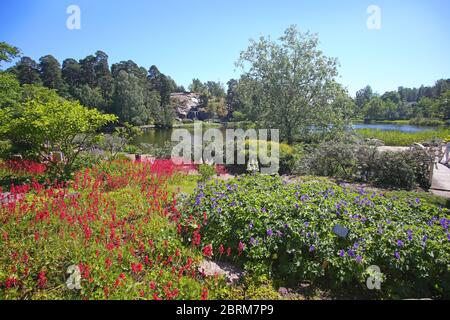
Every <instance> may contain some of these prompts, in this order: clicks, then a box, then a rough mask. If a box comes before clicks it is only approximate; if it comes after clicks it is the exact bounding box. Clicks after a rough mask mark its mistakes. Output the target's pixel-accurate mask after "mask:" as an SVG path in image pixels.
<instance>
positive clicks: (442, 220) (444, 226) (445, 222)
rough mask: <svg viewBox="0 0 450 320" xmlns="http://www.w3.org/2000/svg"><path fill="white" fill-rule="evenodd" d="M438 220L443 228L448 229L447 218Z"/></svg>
mask: <svg viewBox="0 0 450 320" xmlns="http://www.w3.org/2000/svg"><path fill="white" fill-rule="evenodd" d="M439 222H440V223H441V226H442V228H443V229H444V230H447V229H448V220H447V219H445V218H442V219H441V220H440V221H439Z"/></svg>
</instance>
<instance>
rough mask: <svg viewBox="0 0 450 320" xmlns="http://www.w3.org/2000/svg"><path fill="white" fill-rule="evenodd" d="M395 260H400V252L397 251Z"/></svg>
mask: <svg viewBox="0 0 450 320" xmlns="http://www.w3.org/2000/svg"><path fill="white" fill-rule="evenodd" d="M394 256H395V259H397V260H398V259H400V253H399V252H398V251H395V253H394Z"/></svg>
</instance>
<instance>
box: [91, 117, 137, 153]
mask: <svg viewBox="0 0 450 320" xmlns="http://www.w3.org/2000/svg"><path fill="white" fill-rule="evenodd" d="M142 133H143V132H142V130H141V129H140V128H139V127H135V126H132V125H130V124H129V123H125V124H124V126H123V127H116V128H115V129H114V132H113V133H112V134H105V135H103V136H102V138H101V140H100V142H99V146H100V148H101V149H102V150H106V151H107V152H108V153H109V159H110V160H114V159H116V158H117V155H118V154H119V152H123V151H125V147H126V146H127V145H128V144H129V143H130V142H131V141H133V140H134V139H136V137H138V136H141V135H142Z"/></svg>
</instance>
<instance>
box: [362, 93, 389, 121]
mask: <svg viewBox="0 0 450 320" xmlns="http://www.w3.org/2000/svg"><path fill="white" fill-rule="evenodd" d="M385 111H386V110H385V104H384V102H383V100H382V99H381V98H380V97H377V96H375V97H373V98H372V99H370V101H369V102H367V103H366V104H365V106H364V114H365V116H366V119H367V120H382V119H383V118H384V115H385Z"/></svg>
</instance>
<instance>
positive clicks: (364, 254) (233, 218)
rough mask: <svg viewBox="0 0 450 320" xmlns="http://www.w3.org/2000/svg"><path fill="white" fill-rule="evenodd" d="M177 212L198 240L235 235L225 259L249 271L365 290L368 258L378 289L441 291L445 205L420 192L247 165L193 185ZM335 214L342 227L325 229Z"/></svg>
mask: <svg viewBox="0 0 450 320" xmlns="http://www.w3.org/2000/svg"><path fill="white" fill-rule="evenodd" d="M182 212H183V215H185V217H186V219H188V218H189V216H191V215H192V216H194V217H195V218H196V220H195V221H197V222H196V223H197V224H196V225H198V226H199V225H202V222H203V226H202V227H201V228H200V232H201V233H202V241H203V243H207V244H209V243H212V245H213V247H214V248H217V247H219V246H220V245H223V246H224V247H225V248H227V247H231V248H233V250H238V249H237V248H238V247H239V246H238V244H239V243H241V246H240V248H241V249H243V250H242V251H241V253H240V254H239V255H238V256H237V257H236V256H234V257H233V258H232V260H233V261H234V262H235V263H239V264H242V265H243V266H244V268H245V269H246V270H247V272H249V274H250V275H252V276H254V277H258V276H259V275H266V276H269V277H271V278H273V279H277V281H279V283H288V284H289V283H290V284H293V283H298V281H312V282H313V283H314V284H316V285H317V284H326V286H327V288H330V289H332V288H336V289H345V288H347V289H349V288H353V290H354V288H359V290H363V291H364V292H366V293H367V292H368V291H367V288H366V280H367V277H368V273H367V272H366V270H367V268H368V267H369V266H371V265H377V266H379V267H380V269H381V272H382V274H383V277H384V279H385V281H384V282H383V283H382V285H381V286H382V289H383V290H382V291H381V292H379V293H378V294H382V295H384V296H386V297H397V298H405V297H408V298H411V297H448V296H449V295H450V278H449V274H448V261H449V260H450V241H449V239H448V236H449V235H448V223H449V219H450V214H449V211H448V210H447V209H439V208H438V207H435V206H430V205H427V204H426V203H422V202H421V201H420V199H408V200H406V199H398V198H397V197H389V196H386V195H384V194H383V193H379V192H371V191H369V190H364V189H358V190H353V189H348V188H342V187H338V186H335V185H333V184H330V183H319V182H313V181H312V182H308V183H300V184H289V183H288V184H286V183H283V182H282V180H281V179H280V178H279V177H269V176H260V175H257V176H244V177H240V178H238V179H235V180H231V181H227V182H221V181H214V182H211V183H209V184H208V185H206V186H205V187H200V188H199V189H198V190H197V192H196V193H195V194H194V195H192V197H191V198H190V199H189V201H187V203H186V205H185V206H184V207H183V210H182ZM203 212H206V214H207V217H208V220H207V221H206V222H205V221H204V217H203ZM187 221H190V222H191V226H187V227H188V228H192V219H189V220H187ZM337 224H339V225H341V226H343V227H346V228H348V230H349V233H348V235H347V236H346V237H345V238H340V237H339V236H337V235H336V234H335V233H333V232H332V230H333V228H334V226H335V225H337Z"/></svg>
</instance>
